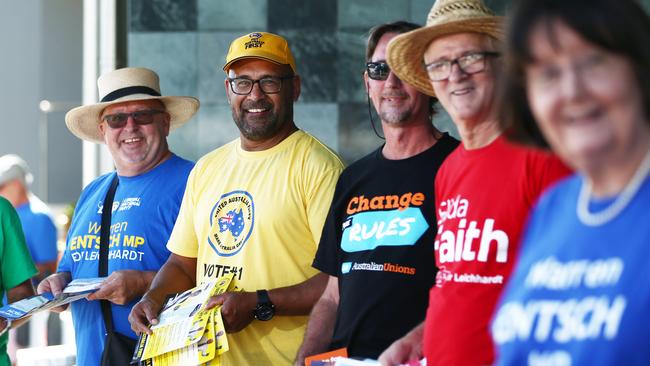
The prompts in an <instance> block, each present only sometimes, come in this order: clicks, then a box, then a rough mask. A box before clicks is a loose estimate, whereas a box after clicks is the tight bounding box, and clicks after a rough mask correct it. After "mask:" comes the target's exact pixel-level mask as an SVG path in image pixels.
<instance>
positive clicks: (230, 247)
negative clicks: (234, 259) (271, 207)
mask: <svg viewBox="0 0 650 366" xmlns="http://www.w3.org/2000/svg"><path fill="white" fill-rule="evenodd" d="M254 207H255V206H254V204H253V197H252V196H251V195H250V193H248V192H246V191H232V192H228V193H226V194H224V195H222V196H221V197H220V198H219V200H218V201H217V203H216V204H215V205H214V207H213V208H212V211H211V212H210V234H209V236H208V243H209V244H210V246H211V247H212V249H214V251H215V252H216V253H217V254H218V255H220V256H225V257H228V256H232V255H235V254H237V253H238V252H239V251H240V250H241V249H242V248H243V247H244V245H245V244H246V242H247V241H248V239H249V237H250V235H251V232H252V230H253V224H254V222H255V220H254V214H255V210H254Z"/></svg>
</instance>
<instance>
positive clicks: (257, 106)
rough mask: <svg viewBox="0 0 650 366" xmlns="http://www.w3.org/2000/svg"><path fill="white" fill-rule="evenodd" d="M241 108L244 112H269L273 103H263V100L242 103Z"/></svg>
mask: <svg viewBox="0 0 650 366" xmlns="http://www.w3.org/2000/svg"><path fill="white" fill-rule="evenodd" d="M241 108H242V109H245V110H250V109H268V110H271V109H273V103H271V102H269V101H264V100H261V101H256V102H254V101H250V102H244V103H242V105H241Z"/></svg>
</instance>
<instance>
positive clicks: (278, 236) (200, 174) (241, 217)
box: [167, 131, 343, 366]
mask: <svg viewBox="0 0 650 366" xmlns="http://www.w3.org/2000/svg"><path fill="white" fill-rule="evenodd" d="M341 170H343V163H342V162H341V160H340V159H339V158H338V156H337V155H336V154H335V153H334V152H332V151H331V150H330V149H329V148H327V147H326V146H325V145H323V144H322V143H321V142H319V141H318V140H317V139H315V138H314V137H312V136H311V135H309V134H307V133H306V132H303V131H296V132H294V133H293V134H292V135H291V136H289V137H287V138H286V139H285V140H284V141H282V142H281V143H280V144H278V145H276V146H274V147H273V148H271V149H268V150H264V151H256V152H250V151H245V150H242V149H241V146H240V141H239V139H237V140H235V141H232V142H230V143H228V144H227V145H224V146H223V147H221V148H218V149H216V150H214V151H212V152H210V153H208V154H207V155H205V156H204V157H203V158H201V159H200V160H199V161H198V162H197V164H196V166H195V167H194V169H193V170H192V172H191V173H190V176H189V179H188V182H187V188H186V190H185V196H184V197H183V203H182V205H181V208H180V212H179V215H178V219H177V220H176V225H175V226H174V230H173V232H172V234H171V237H170V239H169V242H168V244H167V247H168V248H169V250H171V251H172V252H173V253H176V254H178V255H181V256H184V257H191V258H197V268H196V280H197V283H200V282H201V281H204V280H206V279H214V278H217V277H220V276H222V275H224V274H227V273H235V281H236V282H235V283H236V285H237V286H238V287H240V288H241V289H243V290H244V291H256V290H258V289H273V288H277V287H283V286H290V285H294V284H298V283H300V282H302V281H304V280H306V279H308V278H310V277H312V276H314V275H315V274H316V273H317V271H316V270H315V269H313V268H312V267H311V263H312V261H313V259H314V255H315V253H316V248H317V245H318V241H319V239H320V235H321V230H322V227H323V223H324V222H325V217H326V215H327V211H328V208H329V205H330V203H331V200H332V196H333V194H334V187H335V185H336V181H337V179H338V176H339V174H340V173H341ZM251 311H252V309H251ZM306 323H307V316H276V317H274V318H273V319H271V320H270V321H267V322H263V321H257V320H254V321H253V322H252V323H251V324H250V325H249V326H248V327H246V328H245V329H244V330H242V331H240V332H238V333H232V334H229V335H228V341H229V344H230V351H228V352H226V353H225V354H223V356H222V363H223V365H226V366H241V365H283V364H291V363H292V362H293V360H294V358H295V355H296V352H297V350H298V347H299V346H300V343H301V342H302V337H303V335H304V331H305V325H306Z"/></svg>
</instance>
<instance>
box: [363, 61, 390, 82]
mask: <svg viewBox="0 0 650 366" xmlns="http://www.w3.org/2000/svg"><path fill="white" fill-rule="evenodd" d="M366 71H367V72H368V77H369V78H371V79H372V80H386V79H388V74H390V66H388V64H387V63H386V62H383V61H379V62H368V63H367V64H366Z"/></svg>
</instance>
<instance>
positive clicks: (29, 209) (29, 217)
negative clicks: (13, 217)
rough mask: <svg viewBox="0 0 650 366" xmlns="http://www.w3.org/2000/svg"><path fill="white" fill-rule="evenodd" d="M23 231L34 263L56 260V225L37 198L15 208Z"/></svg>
mask: <svg viewBox="0 0 650 366" xmlns="http://www.w3.org/2000/svg"><path fill="white" fill-rule="evenodd" d="M16 212H18V216H19V217H20V223H21V224H22V226H23V232H24V233H25V242H26V243H27V248H29V252H30V253H31V255H32V259H33V260H34V263H36V264H41V263H47V262H54V261H56V256H57V251H56V226H55V225H54V222H53V221H52V218H51V217H50V215H49V213H48V212H47V208H46V207H45V204H44V203H42V202H40V200H38V199H34V200H33V201H31V200H30V202H27V203H25V204H23V205H20V206H18V207H17V208H16Z"/></svg>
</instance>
